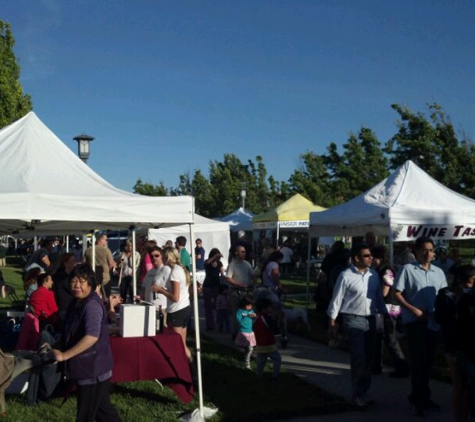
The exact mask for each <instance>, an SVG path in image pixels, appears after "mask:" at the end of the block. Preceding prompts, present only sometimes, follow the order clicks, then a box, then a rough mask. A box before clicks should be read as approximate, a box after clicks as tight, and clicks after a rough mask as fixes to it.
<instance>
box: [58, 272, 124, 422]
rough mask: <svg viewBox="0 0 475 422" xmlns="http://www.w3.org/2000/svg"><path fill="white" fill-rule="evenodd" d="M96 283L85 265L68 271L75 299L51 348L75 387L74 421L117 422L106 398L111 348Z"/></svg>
mask: <svg viewBox="0 0 475 422" xmlns="http://www.w3.org/2000/svg"><path fill="white" fill-rule="evenodd" d="M96 286H97V282H96V279H95V276H94V272H93V271H92V268H91V267H90V266H89V265H88V264H81V265H78V266H77V267H76V268H75V269H74V271H73V273H72V274H71V289H72V292H73V295H74V300H73V302H72V303H71V306H70V307H69V309H68V312H67V316H66V320H65V322H64V326H63V332H62V334H61V350H58V349H54V350H53V353H54V357H55V359H56V360H57V361H58V362H65V373H66V377H67V378H69V379H70V380H72V381H75V383H76V384H77V388H78V400H77V413H76V421H85V422H86V421H94V420H100V421H110V422H113V421H114V422H116V421H120V417H119V415H118V414H117V411H116V410H115V408H114V407H113V406H112V404H111V402H110V400H109V388H110V378H111V377H112V367H113V359H112V351H111V348H110V342H109V325H108V321H107V312H106V309H105V308H104V304H103V303H102V300H101V298H100V297H99V295H98V294H97V293H96Z"/></svg>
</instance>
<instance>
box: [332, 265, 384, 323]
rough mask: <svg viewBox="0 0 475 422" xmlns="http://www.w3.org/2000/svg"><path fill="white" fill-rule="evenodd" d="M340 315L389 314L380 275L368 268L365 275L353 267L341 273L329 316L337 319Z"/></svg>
mask: <svg viewBox="0 0 475 422" xmlns="http://www.w3.org/2000/svg"><path fill="white" fill-rule="evenodd" d="M339 313H342V314H352V315H359V316H369V315H375V314H376V313H387V309H386V305H385V303H384V299H383V294H382V292H381V283H380V281H379V277H378V274H377V273H376V272H375V271H374V270H372V269H371V268H368V269H367V270H366V271H365V272H364V273H361V272H359V271H358V269H357V268H356V267H355V266H354V265H351V266H350V267H349V268H348V269H346V270H344V271H342V272H341V274H340V275H339V276H338V279H337V281H336V284H335V289H334V290H333V297H332V300H331V301H330V305H329V306H328V310H327V314H328V316H329V317H330V318H331V319H336V317H337V316H338V314H339Z"/></svg>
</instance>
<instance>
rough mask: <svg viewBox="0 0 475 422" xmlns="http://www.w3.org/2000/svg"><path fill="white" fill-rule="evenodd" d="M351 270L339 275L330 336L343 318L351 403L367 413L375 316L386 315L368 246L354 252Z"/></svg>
mask: <svg viewBox="0 0 475 422" xmlns="http://www.w3.org/2000/svg"><path fill="white" fill-rule="evenodd" d="M351 261H352V264H351V265H350V267H349V268H348V269H346V270H344V271H342V273H341V274H340V275H339V277H338V279H337V282H336V285H335V288H334V290H333V297H332V299H331V301H330V305H329V306H328V310H327V314H328V316H329V317H330V323H329V333H330V335H332V334H334V333H335V332H336V331H337V329H338V326H337V323H336V318H337V316H338V314H341V316H342V319H343V327H344V329H345V331H346V332H347V334H348V341H349V349H350V366H351V401H352V403H353V404H354V405H355V406H357V408H358V409H360V410H364V409H366V407H367V405H368V404H371V403H372V401H371V400H369V398H368V396H367V393H368V390H369V387H370V385H371V369H372V364H373V359H374V354H375V350H376V313H384V314H386V313H387V310H386V305H385V304H384V299H383V294H382V291H381V283H380V281H379V277H378V274H377V273H376V272H375V271H374V270H373V269H371V263H372V261H373V257H372V256H371V251H370V249H369V247H368V245H365V244H360V245H356V246H354V247H353V248H352V249H351Z"/></svg>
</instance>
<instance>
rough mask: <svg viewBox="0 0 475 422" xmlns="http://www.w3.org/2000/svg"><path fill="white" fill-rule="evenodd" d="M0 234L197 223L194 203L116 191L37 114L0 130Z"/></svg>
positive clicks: (189, 200)
mask: <svg viewBox="0 0 475 422" xmlns="http://www.w3.org/2000/svg"><path fill="white" fill-rule="evenodd" d="M0 168H1V169H2V170H1V172H0V205H1V207H0V234H19V233H22V232H28V233H29V234H30V235H32V234H33V235H34V233H37V234H41V235H47V234H76V233H86V232H88V231H90V230H93V229H96V228H100V229H102V230H106V229H124V228H128V227H129V226H131V225H134V226H137V227H161V226H164V225H173V224H184V223H192V222H193V198H192V197H189V196H181V197H147V196H141V195H136V194H133V193H130V192H126V191H123V190H120V189H117V188H115V187H114V186H112V185H111V184H109V183H108V182H106V181H105V180H104V179H103V178H101V177H100V176H99V175H98V174H96V173H95V172H94V171H93V170H92V169H91V168H90V167H88V166H87V165H86V164H84V163H83V162H82V161H81V160H80V159H79V158H78V157H77V156H76V155H75V154H74V153H73V152H72V151H71V150H70V149H69V148H68V147H66V145H64V143H63V142H61V141H60V140H59V138H58V137H56V135H55V134H54V133H53V132H51V130H49V129H48V128H47V127H46V126H45V125H44V124H43V122H41V120H40V119H39V118H38V117H37V116H36V114H35V113H33V112H30V113H28V114H27V115H26V116H25V117H23V118H22V119H19V120H17V121H16V122H14V123H12V124H11V125H9V126H7V127H5V128H3V129H2V130H0Z"/></svg>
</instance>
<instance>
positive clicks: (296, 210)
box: [252, 193, 326, 308]
mask: <svg viewBox="0 0 475 422" xmlns="http://www.w3.org/2000/svg"><path fill="white" fill-rule="evenodd" d="M325 210H326V208H323V207H320V206H319V205H315V204H314V203H313V202H312V201H309V200H308V199H307V198H304V197H303V196H302V195H300V194H298V193H297V194H295V195H294V196H292V197H291V198H289V199H287V201H285V202H283V203H282V204H280V205H279V206H277V207H275V208H274V209H271V210H270V211H267V212H265V213H263V214H258V215H255V216H254V217H253V219H252V226H253V228H254V229H274V228H275V229H277V234H276V242H277V243H276V245H278V243H279V231H280V230H281V229H285V230H300V231H302V229H303V230H305V231H308V228H309V219H310V213H313V212H320V211H325ZM307 253H308V257H309V258H308V260H307V294H306V297H307V300H306V302H307V308H308V302H309V288H310V261H309V260H310V239H309V242H308V252H307Z"/></svg>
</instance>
